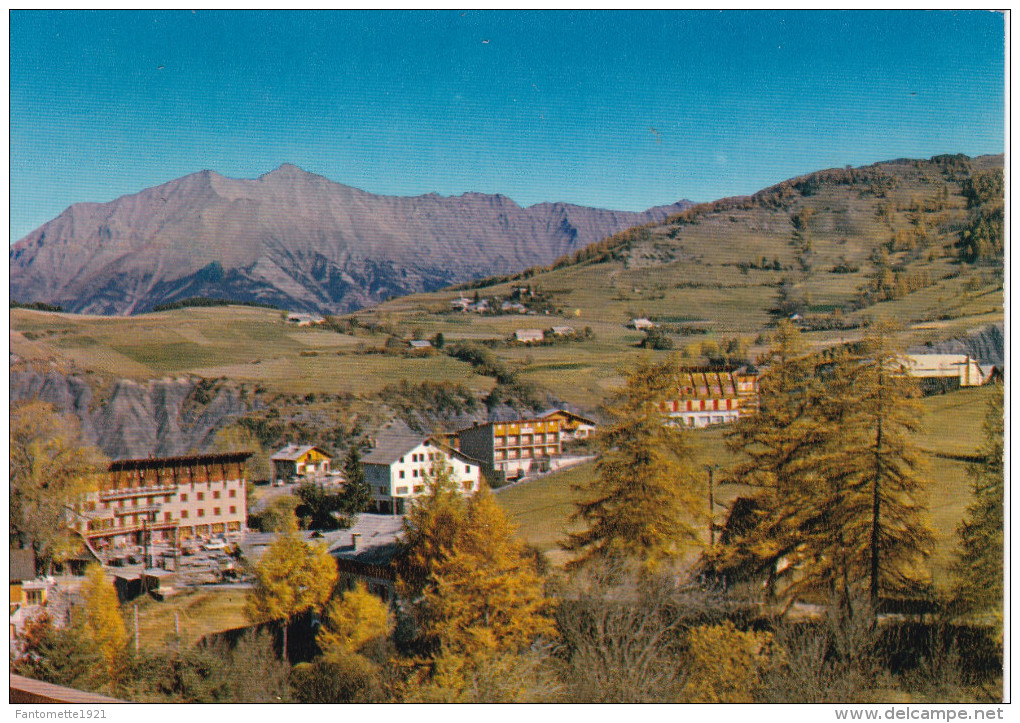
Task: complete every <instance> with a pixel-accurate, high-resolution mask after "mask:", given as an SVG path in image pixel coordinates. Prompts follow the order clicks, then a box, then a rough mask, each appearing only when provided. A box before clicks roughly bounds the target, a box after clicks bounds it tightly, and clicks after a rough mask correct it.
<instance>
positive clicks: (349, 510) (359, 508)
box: [341, 444, 372, 517]
mask: <svg viewBox="0 0 1020 723" xmlns="http://www.w3.org/2000/svg"><path fill="white" fill-rule="evenodd" d="M344 480H345V481H344V489H343V492H342V494H341V499H342V502H341V509H342V510H343V511H344V512H345V513H346V514H347V515H348V516H350V517H355V516H357V515H359V514H361V513H362V512H364V511H365V510H367V509H368V507H369V504H371V502H372V490H371V488H370V487H369V485H368V482H366V481H365V468H364V466H363V465H362V464H361V454H360V453H359V452H358V448H357V446H355V445H353V444H352V445H351V446H350V448H349V449H348V450H347V455H346V456H345V457H344Z"/></svg>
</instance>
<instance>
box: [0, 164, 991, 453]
mask: <svg viewBox="0 0 1020 723" xmlns="http://www.w3.org/2000/svg"><path fill="white" fill-rule="evenodd" d="M1001 164H1002V159H1001V157H982V158H976V159H964V158H960V157H951V158H940V159H935V160H931V161H895V162H890V163H883V164H877V165H875V166H871V167H868V168H865V169H852V170H847V169H839V170H835V171H824V172H820V173H818V174H811V175H809V176H804V177H801V178H797V179H792V180H791V181H788V182H785V183H783V184H779V185H778V186H775V187H773V188H770V189H766V190H764V191H762V192H761V193H759V194H756V195H755V196H753V197H748V198H738V199H724V200H723V201H719V202H715V203H712V204H701V205H699V206H696V207H694V208H692V209H690V210H689V211H687V212H685V213H683V214H680V215H676V216H674V217H672V218H671V219H670V220H669V221H667V222H664V223H656V224H650V225H647V226H644V227H641V228H638V229H635V230H630V231H626V232H623V233H621V234H618V235H616V236H614V237H612V238H610V239H608V240H607V241H605V242H600V243H598V244H596V245H595V246H592V247H590V248H588V249H585V250H582V251H580V252H577V253H575V254H573V255H571V256H568V257H565V258H562V259H560V260H559V261H557V262H555V263H551V264H549V265H548V266H545V267H536V268H533V269H530V270H528V271H526V272H524V273H522V274H519V275H517V276H516V277H507V276H502V277H496V278H490V279H487V280H482V281H476V282H472V283H470V284H467V285H465V286H464V287H461V288H447V289H444V290H441V291H436V292H430V293H422V294H414V295H411V296H407V297H403V298H399V299H394V300H391V301H389V302H386V303H383V304H380V305H378V306H376V307H373V308H371V309H365V310H361V311H359V312H356V313H354V314H350V315H348V316H346V317H338V318H333V319H331V320H330V324H331V325H330V326H326V327H320V328H298V327H295V326H294V325H292V324H288V323H286V322H284V321H283V320H282V319H281V316H280V313H279V312H276V311H273V310H268V309H258V308H251V307H210V308H185V309H177V310H174V311H164V312H157V313H147V314H138V315H135V316H131V317H127V318H124V317H103V316H88V315H80V314H68V313H53V312H45V311H37V310H30V309H12V311H11V335H10V342H11V351H12V354H13V356H12V366H11V373H12V387H11V390H12V391H11V394H12V399H17V398H24V396H26V395H30V394H33V393H36V392H37V391H38V390H39V389H42V388H43V387H41V386H40V383H39V381H38V379H39V378H40V375H41V376H42V377H46V376H47V375H53V374H56V375H60V376H61V377H62V378H65V379H68V378H79V377H80V378H84V379H86V380H87V381H88V383H89V384H90V388H92V389H93V393H92V401H90V402H89V403H88V404H87V405H86V406H87V407H88V408H89V409H99V410H100V411H99V412H95V413H93V414H92V415H91V416H90V421H92V422H93V423H94V420H104V419H108V421H103V422H100V423H99V424H100V427H103V429H105V430H106V431H103V430H102V429H97V430H96V435H95V438H96V439H109V440H115V441H111V443H110V444H111V448H113V449H122V448H127V446H128V445H129V444H130V442H128V441H125V440H128V439H130V438H132V435H135V436H137V437H138V439H139V440H141V441H139V443H138V445H137V446H136V447H133V449H139V450H141V451H142V452H143V453H145V454H148V453H149V452H150V451H154V450H153V449H152V448H151V446H149V447H147V446H146V444H148V443H147V442H145V440H148V439H150V438H151V436H152V435H153V434H156V431H155V430H158V429H159V428H160V426H159V425H160V424H165V422H160V421H159V419H158V417H159V415H164V416H165V415H167V414H169V415H171V416H173V418H174V419H175V420H176V421H175V422H174V424H176V426H175V427H173V428H174V429H179V430H180V436H179V437H178V438H179V439H180V445H182V446H183V445H192V446H201V445H202V444H204V443H206V442H207V441H208V439H209V433H210V431H211V430H212V428H213V427H214V426H215V425H212V426H210V427H208V428H207V427H206V426H205V422H202V421H201V420H202V416H201V413H200V412H198V411H197V410H192V409H190V408H189V407H186V406H183V405H178V404H177V402H176V401H174V400H176V399H177V398H178V396H179V394H180V393H181V392H180V391H179V390H177V391H172V393H171V391H170V390H171V389H176V387H173V384H174V382H173V379H175V378H178V377H181V378H186V379H190V380H191V381H189V382H188V384H190V385H195V384H196V383H197V380H199V379H207V380H228V381H229V382H230V383H231V384H233V385H241V386H245V385H246V386H247V387H248V388H250V389H252V390H254V389H260V390H262V391H261V392H260V394H263V395H264V397H260V402H261V403H264V404H265V405H266V408H265V409H255V408H254V407H252V406H251V404H250V402H251V399H250V398H249V399H248V401H246V402H245V404H247V405H248V406H247V407H246V411H245V412H244V414H247V415H255V416H257V417H260V418H261V417H264V416H265V415H267V414H268V411H267V410H268V409H270V408H272V407H273V405H274V404H277V402H274V401H273V400H274V399H277V398H278V397H279V398H280V399H283V398H284V397H286V398H287V399H289V400H290V401H288V402H287V403H286V405H285V406H284V409H286V410H290V411H285V412H280V414H281V415H282V414H290V413H293V414H301V413H303V411H302V410H301V409H300V408H298V407H296V406H294V405H292V404H291V402H293V401H294V400H300V399H303V398H305V397H308V396H310V397H312V398H315V399H318V400H321V399H326V398H328V399H331V400H334V401H332V402H329V403H328V404H327V403H325V402H321V401H317V402H316V404H325V405H326V406H330V405H332V406H334V407H336V406H337V402H336V401H335V400H338V399H343V400H347V401H345V402H344V404H343V405H341V407H342V409H341V407H338V408H337V409H336V411H335V413H332V414H329V415H326V416H328V417H330V419H329V420H328V421H323V422H313V421H309V422H308V424H307V425H306V426H305V429H306V430H308V433H314V429H315V425H316V424H320V425H324V429H337V428H338V427H337V425H338V424H339V422H337V421H336V419H334V418H333V417H335V416H336V415H338V414H339V415H343V414H360V415H362V416H361V417H359V419H364V420H365V423H366V424H367V423H368V421H369V420H368V419H367V418H365V417H364V415H365V414H371V415H373V416H375V417H385V416H387V415H391V414H401V415H402V416H405V417H407V418H408V421H412V422H414V421H417V422H419V423H421V424H422V425H424V426H427V427H431V426H434V425H436V424H440V425H443V426H446V427H452V426H456V425H458V424H461V423H463V422H465V421H466V420H470V419H479V418H485V417H488V416H493V415H499V414H510V413H513V410H512V408H513V407H517V408H518V409H522V410H526V409H527V407H528V405H536V406H546V405H549V404H560V403H565V404H568V405H571V406H573V407H575V408H577V409H579V410H581V411H587V412H589V413H595V412H597V410H598V407H599V405H600V404H602V403H603V401H604V400H605V398H606V397H607V395H608V394H609V392H610V390H611V389H612V388H613V387H614V385H616V384H617V383H618V381H619V376H618V370H619V368H620V367H621V366H627V365H630V364H633V363H634V361H635V360H636V359H637V358H639V357H645V356H651V357H655V358H663V357H665V356H667V355H669V354H672V353H677V352H679V353H681V354H684V356H685V358H686V359H688V360H689V361H691V362H695V363H696V362H702V363H703V362H705V361H708V360H710V359H712V358H717V357H721V356H722V357H726V358H729V359H731V360H734V361H740V360H748V361H753V360H754V359H755V357H756V355H757V354H758V353H760V351H761V349H762V341H763V338H762V334H763V332H764V331H766V330H767V328H768V325H769V324H771V323H772V322H773V321H774V320H775V319H776V318H778V317H779V316H781V315H790V314H793V313H798V314H799V315H800V316H801V317H803V318H802V320H801V323H802V324H803V325H804V328H805V335H806V338H807V339H808V341H809V342H810V343H812V344H814V345H816V346H823V345H828V344H833V343H838V342H839V341H840V340H841V339H852V338H854V336H855V335H856V334H858V333H859V329H858V325H859V324H860V323H861V322H863V321H865V320H867V319H869V318H888V319H893V320H896V321H898V322H899V323H900V325H901V326H902V331H901V336H902V340H903V342H904V343H905V344H907V345H908V346H910V347H913V348H917V349H929V348H930V349H946V350H954V349H970V350H973V351H974V353H976V354H979V356H980V357H981V358H985V357H986V356H987V357H988V359H987V361H993V362H994V361H997V360H998V357H996V358H993V357H994V356H995V355H1001V353H1002V352H1001V343H1002V331H1001V329H1002V324H1003V323H1004V311H1003V263H1002V260H1001V257H998V258H997V257H996V256H995V255H994V254H992V256H991V257H990V258H979V259H977V260H976V261H971V260H970V259H968V258H966V257H965V256H964V254H963V251H964V249H963V248H961V247H959V246H958V245H957V244H958V242H959V241H960V239H961V237H963V236H964V235H965V233H966V232H967V231H968V230H969V229H972V228H973V227H974V222H975V219H978V220H980V219H981V218H982V217H983V214H985V212H986V210H987V206H988V205H989V204H988V203H980V202H979V203H976V204H975V203H973V202H972V201H970V200H969V197H968V193H971V191H972V190H973V185H974V183H973V179H975V178H978V179H980V178H982V177H983V175H982V174H988V173H990V172H993V171H995V170H997V169H1001ZM1000 192H1001V191H1000ZM971 195H972V194H971ZM1000 200H1001V196H1000ZM968 204H970V206H971V207H969V208H968ZM1000 212H1001V207H1000ZM999 248H1000V249H1001V242H1000V246H999ZM522 289H524V290H525V291H522ZM476 295H477V296H478V298H479V299H489V300H491V301H492V303H493V306H494V307H498V306H499V305H500V301H501V300H504V301H510V300H512V299H515V298H516V299H517V300H518V301H517V302H515V303H521V300H523V303H524V304H525V305H526V307H527V308H528V309H530V310H531V311H533V312H537V313H532V314H522V313H517V312H513V311H510V312H508V313H490V314H475V313H464V312H459V311H454V310H453V309H452V308H451V304H450V302H451V301H453V300H456V299H458V298H460V297H461V296H463V297H465V298H469V299H472V300H473V299H474V298H475V296H476ZM773 310H774V311H773ZM639 316H649V317H651V318H653V319H655V320H656V321H658V322H659V324H660V328H661V331H662V335H663V336H664V337H665V338H667V339H668V340H669V341H670V343H671V344H672V346H673V349H672V350H669V349H645V348H640V344H641V343H642V342H643V340H644V339H645V334H644V333H643V332H639V331H634V330H632V329H627V328H625V323H626V322H627V321H628V320H629V319H630V318H632V317H639ZM553 326H571V327H573V328H574V329H575V330H576V331H577V332H579V334H578V337H577V338H575V339H572V340H567V339H557V340H556V341H555V342H553V343H543V344H541V345H522V344H517V343H510V342H508V338H509V337H511V336H512V335H513V333H514V331H515V330H516V329H522V328H539V329H550V328H551V327H553ZM989 327H991V329H990V330H989ZM975 331H976V332H978V333H974V334H972V333H971V332H975ZM437 334H442V336H443V338H444V341H445V342H446V344H445V347H444V349H443V350H442V351H436V350H432V351H429V352H425V353H422V354H412V353H410V352H409V350H408V348H407V346H406V343H404V342H406V341H407V340H410V339H412V338H422V339H434V338H435V337H436V335H437ZM951 340H955V341H951ZM465 345H474V346H473V347H470V346H469V347H468V351H470V349H471V348H474V349H475V350H476V351H477V349H478V348H481V349H484V350H485V354H487V355H489V357H490V358H491V363H486V364H484V365H483V364H478V363H475V362H477V361H478V360H477V358H476V359H475V362H472V361H471V359H472V358H473V357H472V356H471V354H470V353H463V348H464V347H465ZM459 349H460V350H461V351H458V350H459ZM727 350H729V351H727ZM497 366H498V367H499V368H498V369H497V368H496V367H497ZM22 374H25V375H28V376H26V377H24V378H22V377H21V376H18V375H22ZM33 375H34V376H33ZM164 378H169V379H170V381H167V382H161V384H166V385H167V388H166V390H162V389H157V387H153V386H152V385H151V382H152V381H153V380H156V381H158V380H163V379H164ZM123 379H128V380H130V381H131V382H132V383H134V384H136V385H138V386H136V387H130V388H131V390H132V391H131V393H130V394H129V395H127V396H126V397H124V400H125V401H126V400H127V399H131V400H133V401H132V403H131V404H130V405H125V408H126V409H129V410H130V414H128V413H127V412H124V413H123V414H118V415H112V416H110V417H109V418H107V417H103V414H104V413H105V412H103V411H102V410H103V409H105V407H104V406H103V405H104V404H105V403H106V400H107V399H108V398H109V397H110V390H114V389H117V388H118V386H117V385H118V384H119V383H120V380H123ZM25 380H28V381H25ZM15 382H17V383H15ZM75 384H79V382H76V381H73V379H72V382H69V383H68V385H66V386H68V388H76V387H74V385H75ZM64 387H65V385H64V384H63V383H60V382H59V380H55V381H53V382H51V383H50V385H49V387H47V388H48V389H50V390H51V391H52V390H58V389H59V390H63V389H64ZM128 388H129V387H128V386H126V385H125V386H124V389H125V390H127V389H128ZM102 390H105V391H102ZM125 393H126V392H125ZM235 393H236V394H237V395H238V398H240V397H239V395H240V389H236V390H233V391H230V393H229V394H228V395H227V396H225V397H224V401H223V402H221V404H222V409H223V410H228V411H229V410H233V409H235V407H234V406H232V405H233V404H234V402H230V403H229V404H228V403H227V400H229V399H233V398H234V397H233V396H231V395H234V394H235ZM224 394H226V391H225V392H224ZM82 395H84V392H81V393H79V394H78V396H76V395H75V394H71V393H70V392H65V391H61V392H60V394H59V395H58V396H59V399H62V400H67V399H77V400H79V401H78V402H76V403H77V404H78V407H79V408H81V406H82V402H81V401H80V400H81V399H83V398H84V397H83V396H82ZM324 395H325V396H324ZM55 398H56V397H55ZM279 403H280V404H283V402H279ZM72 406H73V405H71V404H70V403H68V405H67V406H66V407H65V408H72ZM177 410H182V411H180V412H179V411H177ZM184 410H190V411H187V414H190V415H192V416H181V415H183V414H184ZM419 411H421V412H423V413H422V414H418V412H419ZM150 413H151V415H152V416H153V417H154V418H153V419H151V420H150V421H148V422H143V421H142V420H143V418H145V416H146V414H150ZM174 415H176V416H174ZM217 419H218V422H217V424H223V423H226V421H227V420H228V419H229V414H226V413H224V415H223V416H219V417H217ZM117 420H120V421H117ZM136 428H137V429H142V430H144V432H137V433H136V432H135V431H134V430H136ZM118 429H119V430H122V432H116V430H118ZM111 430H113V431H111ZM281 433H282V432H281ZM175 434H176V432H175ZM324 434H325V432H324ZM328 434H329V435H333V436H336V435H335V434H334V432H332V431H330V432H328ZM118 445H120V446H118ZM181 451H186V450H181Z"/></svg>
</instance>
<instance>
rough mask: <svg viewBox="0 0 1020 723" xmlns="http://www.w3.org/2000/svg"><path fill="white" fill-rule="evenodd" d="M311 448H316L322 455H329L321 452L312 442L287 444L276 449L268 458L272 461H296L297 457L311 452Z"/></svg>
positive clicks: (299, 457)
mask: <svg viewBox="0 0 1020 723" xmlns="http://www.w3.org/2000/svg"><path fill="white" fill-rule="evenodd" d="M313 449H314V450H318V452H319V454H322V455H325V456H326V457H329V455H328V454H326V453H325V452H323V451H322V450H321V449H319V448H318V447H316V446H315V445H313V444H303V445H298V444H288V445H287V446H286V447H284V448H282V449H280V450H278V451H277V452H276V453H275V454H274V455H273V456H272V457H270V459H271V460H273V461H280V462H297V461H298V460H299V459H301V458H302V457H304V456H305V455H306V454H308V453H309V452H311V451H312V450H313Z"/></svg>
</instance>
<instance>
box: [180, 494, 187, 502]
mask: <svg viewBox="0 0 1020 723" xmlns="http://www.w3.org/2000/svg"><path fill="white" fill-rule="evenodd" d="M187 501H188V494H187V492H182V493H181V502H187Z"/></svg>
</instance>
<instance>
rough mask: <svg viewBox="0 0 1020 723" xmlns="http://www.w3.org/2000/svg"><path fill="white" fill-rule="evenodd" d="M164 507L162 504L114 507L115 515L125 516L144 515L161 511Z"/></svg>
mask: <svg viewBox="0 0 1020 723" xmlns="http://www.w3.org/2000/svg"><path fill="white" fill-rule="evenodd" d="M161 509H162V505H145V506H143V507H115V508H114V509H113V515H114V517H118V516H125V515H144V514H147V513H152V512H159V511H160V510H161Z"/></svg>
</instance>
